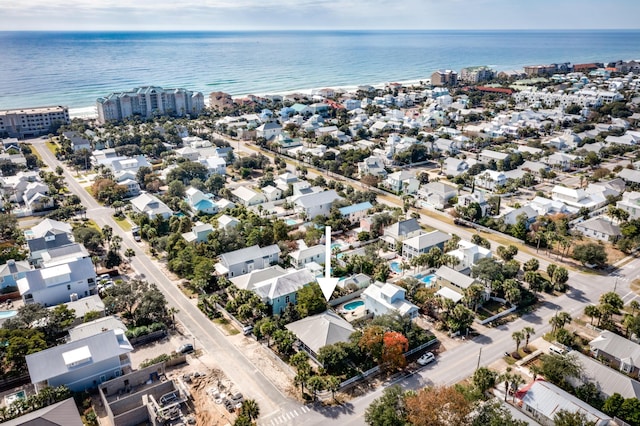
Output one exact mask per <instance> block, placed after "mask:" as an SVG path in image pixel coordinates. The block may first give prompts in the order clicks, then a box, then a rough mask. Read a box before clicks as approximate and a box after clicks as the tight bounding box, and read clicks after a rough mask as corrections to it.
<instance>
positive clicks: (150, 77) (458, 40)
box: [0, 30, 640, 109]
mask: <svg viewBox="0 0 640 426" xmlns="http://www.w3.org/2000/svg"><path fill="white" fill-rule="evenodd" d="M621 59H622V60H628V59H640V30H593V31H586V30H580V31H573V30H571V31H569V30H567V31H547V30H544V31H453V30H452V31H281V32H274V31H270V32H126V33H125V32H100V33H98V32H95V33H94V32H0V109H8V108H23V107H31V106H44V105H67V106H69V107H70V108H75V109H82V108H86V107H90V106H93V105H95V100H96V98H98V97H100V96H105V95H107V94H109V93H111V92H117V91H122V90H127V89H131V88H133V87H137V86H141V85H157V86H162V87H165V88H175V87H183V88H186V89H190V90H198V91H202V92H203V93H204V94H205V97H206V96H208V94H209V93H210V92H212V91H223V92H228V93H231V94H232V95H234V96H240V95H246V94H249V93H253V94H265V93H284V92H291V91H294V90H303V89H307V90H308V89H311V88H320V87H345V86H355V85H359V84H381V83H384V82H391V81H410V80H421V79H426V78H429V77H430V75H431V73H432V72H433V71H435V70H437V69H439V68H450V69H454V70H457V71H459V70H460V69H461V68H463V67H465V66H474V65H489V66H491V67H494V68H495V69H497V70H506V69H521V68H522V67H523V66H525V65H533V64H544V63H553V62H556V63H559V62H572V63H587V62H595V61H599V62H608V61H615V60H621Z"/></svg>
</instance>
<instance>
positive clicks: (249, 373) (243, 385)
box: [29, 139, 300, 418]
mask: <svg viewBox="0 0 640 426" xmlns="http://www.w3.org/2000/svg"><path fill="white" fill-rule="evenodd" d="M29 142H30V143H32V144H33V146H34V148H35V149H36V150H37V151H38V153H39V154H40V155H41V156H42V159H43V161H44V162H45V163H46V164H47V165H48V166H49V167H50V168H51V170H54V169H55V167H56V166H57V165H60V166H62V167H63V169H64V177H65V178H66V181H67V183H68V188H69V190H70V191H71V192H73V193H74V194H76V195H78V196H79V197H80V199H81V200H82V204H83V205H84V206H85V207H86V209H87V213H86V214H87V217H88V218H89V219H92V220H93V221H95V222H96V224H98V226H100V227H103V226H104V225H109V226H111V227H112V228H113V232H114V235H116V234H117V235H120V236H121V237H122V238H123V241H122V251H123V252H124V250H126V249H127V248H132V249H133V250H135V252H136V255H135V257H133V258H132V260H131V265H132V267H133V269H134V270H135V271H137V273H138V274H141V275H143V276H144V279H145V280H147V281H149V282H152V283H155V284H157V285H158V288H160V290H162V292H163V293H164V294H165V296H166V298H167V301H168V302H169V305H170V307H173V308H176V309H177V310H178V312H177V313H176V318H177V320H178V321H180V322H181V323H182V325H183V326H184V328H185V329H187V330H189V332H191V333H192V334H193V337H194V339H195V346H196V348H204V349H205V350H206V351H207V352H209V353H210V354H211V355H213V356H214V358H215V359H216V365H215V366H208V367H217V368H220V369H221V370H222V371H223V372H224V373H225V374H226V375H227V377H228V378H229V379H230V380H231V381H233V382H234V383H235V384H236V386H237V387H238V388H239V389H242V392H243V393H244V394H245V395H247V396H248V397H249V398H253V399H255V400H256V401H257V402H258V404H259V405H260V412H261V414H262V416H263V418H268V417H270V416H277V415H280V414H284V413H287V412H289V411H291V410H294V409H296V408H298V407H299V406H300V404H298V403H296V402H295V401H293V400H291V399H290V398H287V397H286V396H284V395H282V394H281V393H280V391H279V390H278V388H277V387H275V386H274V385H273V384H272V383H271V382H269V380H268V379H267V378H266V377H265V376H264V375H263V374H262V373H261V372H260V371H259V370H258V369H256V368H255V367H254V366H253V364H251V363H250V362H249V360H248V359H247V358H246V357H245V356H244V354H243V353H242V352H241V351H239V350H238V349H237V348H236V347H235V346H234V345H232V344H231V343H230V342H229V341H228V340H227V338H226V337H225V335H224V334H222V333H221V332H220V331H219V330H218V328H217V327H216V325H215V324H213V323H212V322H211V321H210V320H209V319H208V318H207V317H206V316H205V315H204V314H203V313H202V312H201V311H200V310H199V309H198V307H197V306H196V305H195V303H194V302H193V301H192V300H190V299H188V298H187V297H186V296H185V295H184V294H183V293H182V292H181V291H180V290H179V289H178V288H177V286H176V284H177V283H175V282H172V281H171V280H169V279H168V278H167V277H166V275H165V274H164V273H163V272H162V270H161V269H160V268H159V267H158V265H157V263H156V261H154V260H153V259H151V258H150V257H149V256H148V255H147V253H146V252H145V251H144V250H143V249H142V248H141V245H140V244H139V243H136V242H135V241H134V240H133V237H132V235H131V233H130V232H125V231H123V230H122V228H120V226H119V225H118V224H117V223H116V221H115V220H114V219H113V217H112V216H111V214H112V213H113V209H111V208H106V207H103V206H101V205H100V204H98V202H97V201H96V200H95V199H94V198H93V197H92V196H91V195H90V194H89V193H88V192H87V191H86V190H85V189H84V188H83V187H82V186H81V185H80V184H79V183H78V181H77V180H76V179H75V178H74V177H73V176H72V174H71V173H70V172H69V170H68V169H67V168H66V167H65V166H64V164H63V163H61V162H60V161H58V160H57V159H56V158H55V156H54V155H53V154H52V153H51V151H49V149H48V148H47V147H46V145H45V141H44V140H42V139H34V140H31V141H29Z"/></svg>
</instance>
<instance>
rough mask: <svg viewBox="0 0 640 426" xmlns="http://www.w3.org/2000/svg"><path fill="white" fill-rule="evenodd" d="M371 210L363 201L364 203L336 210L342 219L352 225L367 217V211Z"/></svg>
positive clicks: (370, 205)
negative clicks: (345, 219)
mask: <svg viewBox="0 0 640 426" xmlns="http://www.w3.org/2000/svg"><path fill="white" fill-rule="evenodd" d="M371 208H373V205H372V204H371V203H370V202H368V201H365V202H364V203H358V204H353V205H351V206H346V207H341V208H339V209H338V210H339V211H340V214H341V215H342V217H344V218H347V219H349V222H351V224H352V225H354V224H356V223H359V222H360V219H364V218H365V217H366V216H367V212H368V211H369V209H371Z"/></svg>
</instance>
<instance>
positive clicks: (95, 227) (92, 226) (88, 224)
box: [83, 219, 102, 232]
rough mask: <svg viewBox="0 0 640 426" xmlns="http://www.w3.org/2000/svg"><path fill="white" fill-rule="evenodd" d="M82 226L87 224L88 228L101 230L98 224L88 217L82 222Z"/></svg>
mask: <svg viewBox="0 0 640 426" xmlns="http://www.w3.org/2000/svg"><path fill="white" fill-rule="evenodd" d="M83 224H84V226H87V227H89V228H93V229H95V230H97V231H100V232H102V229H100V227H99V226H98V224H97V223H95V222H94V221H93V220H91V219H89V220H86V221H84V222H83Z"/></svg>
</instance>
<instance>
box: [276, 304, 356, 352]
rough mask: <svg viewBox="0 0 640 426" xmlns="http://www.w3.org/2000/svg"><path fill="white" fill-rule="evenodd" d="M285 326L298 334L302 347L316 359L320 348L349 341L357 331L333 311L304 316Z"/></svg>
mask: <svg viewBox="0 0 640 426" xmlns="http://www.w3.org/2000/svg"><path fill="white" fill-rule="evenodd" d="M285 327H286V328H287V330H289V331H291V332H293V333H294V334H295V335H296V337H297V338H298V340H299V341H300V343H301V344H302V348H303V349H304V350H305V351H306V352H307V353H309V355H310V356H311V357H312V358H313V359H314V360H316V361H317V356H318V352H319V351H320V348H322V347H323V346H327V345H333V344H334V343H338V342H348V341H349V336H351V334H352V333H353V332H354V331H355V329H354V328H353V327H352V326H351V324H349V322H348V321H346V320H345V319H343V318H342V317H341V316H339V315H338V314H336V313H334V312H332V311H325V312H323V313H321V314H318V315H313V316H310V317H306V318H303V319H301V320H299V321H295V322H292V323H290V324H287V325H286V326H285Z"/></svg>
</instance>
